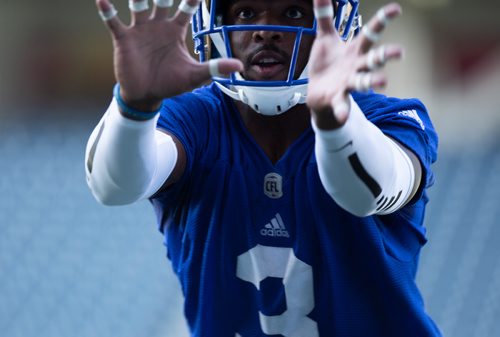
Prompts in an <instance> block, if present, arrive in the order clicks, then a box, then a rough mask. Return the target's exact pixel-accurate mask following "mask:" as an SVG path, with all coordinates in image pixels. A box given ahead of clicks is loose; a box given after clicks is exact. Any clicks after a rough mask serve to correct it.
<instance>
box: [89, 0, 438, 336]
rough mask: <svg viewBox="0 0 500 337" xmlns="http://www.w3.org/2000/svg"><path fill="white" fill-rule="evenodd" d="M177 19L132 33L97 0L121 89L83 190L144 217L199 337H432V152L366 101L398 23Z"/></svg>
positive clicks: (419, 126)
mask: <svg viewBox="0 0 500 337" xmlns="http://www.w3.org/2000/svg"><path fill="white" fill-rule="evenodd" d="M172 6H173V0H155V2H154V7H153V8H152V11H149V9H148V2H147V0H132V1H130V3H129V7H130V9H131V18H132V20H131V23H130V25H125V24H123V23H122V21H120V19H119V18H118V16H117V12H116V10H115V9H114V7H113V5H112V4H111V3H110V2H109V0H97V7H98V10H99V13H100V15H101V17H102V18H103V20H104V22H105V24H106V26H107V27H108V28H109V31H110V33H111V36H112V40H113V46H114V70H115V77H116V81H117V84H116V86H115V89H114V95H113V99H112V101H111V104H110V106H109V108H108V109H107V111H106V113H105V114H104V116H103V118H102V119H101V121H100V122H99V124H98V125H97V127H96V128H95V130H94V132H93V133H92V135H91V137H90V139H89V142H88V146H87V151H86V172H87V182H88V185H89V187H90V189H91V191H92V193H93V194H94V196H95V197H96V199H97V200H99V201H100V202H101V203H103V204H107V205H123V204H129V203H133V202H136V201H138V200H143V199H149V200H150V202H151V203H152V205H153V208H154V211H155V213H156V216H157V221H158V226H159V229H160V231H161V232H162V233H163V235H164V237H165V243H166V247H167V255H168V258H169V259H170V261H171V263H172V265H173V269H174V271H175V273H176V274H177V276H178V278H179V280H180V283H181V285H182V290H183V294H184V296H185V306H184V312H185V315H186V319H187V322H188V325H189V328H190V331H191V333H192V336H200V337H207V336H214V337H223V336H227V337H235V336H240V337H253V336H290V337H291V336H294V337H315V336H337V337H341V336H342V337H368V336H370V337H374V336H380V337H382V336H383V337H390V336H394V337H401V336H405V337H406V336H418V337H423V336H440V332H439V330H438V328H437V327H436V325H435V324H434V322H433V321H432V319H431V318H430V317H429V316H428V315H427V313H426V312H425V310H424V304H423V300H422V297H421V295H420V293H419V290H418V289H417V287H416V284H415V274H416V270H417V266H418V257H419V252H420V249H421V247H422V246H423V245H424V244H425V242H426V237H425V227H424V225H423V220H424V213H425V206H426V203H427V201H428V199H427V195H426V190H427V188H429V187H430V186H431V185H432V183H433V174H432V171H431V164H432V163H433V162H434V161H435V160H436V152H437V135H436V133H435V131H434V128H433V126H432V123H431V121H430V119H429V115H428V113H427V111H426V108H425V107H424V105H423V104H422V103H421V102H420V101H419V100H417V99H397V98H390V97H386V96H384V95H381V94H377V93H375V92H374V91H373V90H374V89H378V88H381V87H383V86H384V85H385V83H386V80H387V79H386V76H385V75H384V73H383V72H382V71H381V70H383V67H384V65H385V64H386V63H387V62H388V61H391V60H397V59H399V58H400V57H401V55H402V52H403V50H402V47H401V46H399V45H382V46H379V45H378V44H377V43H376V42H377V40H378V38H379V37H380V35H381V34H382V33H383V30H384V28H385V27H386V26H387V24H388V22H389V21H391V20H392V19H394V18H395V17H397V16H398V15H399V14H400V13H401V8H400V6H399V5H398V4H395V3H392V4H389V5H386V6H384V7H382V8H380V10H379V11H378V12H377V14H376V15H375V16H374V17H373V18H372V19H371V20H369V21H368V22H367V23H366V24H365V25H364V26H363V25H362V20H361V16H360V14H359V10H358V9H359V2H358V0H349V1H346V0H344V1H333V2H332V1H331V0H314V1H310V0H273V1H270V0H226V1H223V0H217V1H216V0H212V1H203V2H201V3H200V2H198V0H183V1H182V2H181V3H180V5H179V6H178V8H177V9H176V10H174V9H172ZM189 22H191V25H192V32H193V39H194V51H195V53H196V54H198V55H199V60H195V59H194V58H193V57H192V56H191V55H190V53H189V52H188V50H187V48H186V44H185V35H186V33H187V29H188V26H189ZM210 79H212V81H211V83H210V84H206V83H207V81H208V80H210Z"/></svg>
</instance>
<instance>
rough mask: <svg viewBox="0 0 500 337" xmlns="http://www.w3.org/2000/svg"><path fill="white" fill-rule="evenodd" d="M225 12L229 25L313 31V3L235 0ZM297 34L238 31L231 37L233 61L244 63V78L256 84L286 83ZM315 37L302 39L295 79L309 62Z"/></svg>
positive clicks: (304, 36) (301, 1)
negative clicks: (272, 26) (297, 27)
mask: <svg viewBox="0 0 500 337" xmlns="http://www.w3.org/2000/svg"><path fill="white" fill-rule="evenodd" d="M226 8H227V9H226V11H225V20H224V21H225V22H226V24H229V25H278V26H301V27H307V28H309V27H312V25H313V23H314V12H313V6H312V1H310V0H273V1H271V0H233V1H229V5H228V6H227V7H226ZM295 39H296V34H295V33H287V32H278V31H264V30H262V31H237V32H233V33H231V35H230V40H231V47H232V53H233V57H236V58H238V59H240V60H241V61H243V64H244V65H245V70H244V71H243V72H242V75H243V77H244V78H245V79H247V80H253V81H271V80H274V81H283V80H286V79H287V77H288V71H289V68H290V63H291V58H292V55H293V47H294V43H295ZM313 40H314V37H313V36H311V35H306V34H304V35H303V36H302V39H301V44H300V51H299V54H298V57H297V63H296V68H295V74H294V78H298V77H299V76H300V74H301V73H302V70H303V69H304V67H305V66H306V64H307V61H308V59H309V52H310V50H311V46H312V43H313Z"/></svg>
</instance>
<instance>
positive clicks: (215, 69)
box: [205, 58, 244, 77]
mask: <svg viewBox="0 0 500 337" xmlns="http://www.w3.org/2000/svg"><path fill="white" fill-rule="evenodd" d="M205 64H206V65H207V70H208V73H209V75H210V76H211V77H222V76H225V75H229V74H231V73H233V72H236V71H242V70H243V69H244V67H243V63H242V62H241V61H240V60H238V59H234V58H222V59H213V60H210V61H208V62H205Z"/></svg>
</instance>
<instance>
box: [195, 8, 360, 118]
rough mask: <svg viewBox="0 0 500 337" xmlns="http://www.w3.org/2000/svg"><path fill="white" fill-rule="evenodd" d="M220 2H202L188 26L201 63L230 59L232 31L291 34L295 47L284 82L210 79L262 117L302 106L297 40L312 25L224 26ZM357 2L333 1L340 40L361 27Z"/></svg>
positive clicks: (303, 88)
mask: <svg viewBox="0 0 500 337" xmlns="http://www.w3.org/2000/svg"><path fill="white" fill-rule="evenodd" d="M223 3H224V0H211V1H210V0H207V1H202V3H201V4H200V7H199V9H198V11H197V12H196V14H195V16H194V17H193V20H192V22H191V24H192V33H193V40H194V52H195V53H196V54H198V55H199V59H200V61H201V62H204V61H208V60H210V59H213V58H217V57H232V51H231V44H230V41H229V35H230V33H231V32H234V31H263V30H264V31H266V30H267V31H276V32H288V33H295V45H294V50H293V52H292V60H291V62H290V68H289V70H288V77H287V79H286V80H284V81H251V80H247V79H245V78H243V77H242V75H241V74H240V73H232V74H231V75H230V76H229V77H213V78H212V79H213V81H214V82H215V83H216V85H217V86H218V87H219V88H220V89H221V90H222V91H223V92H224V93H225V94H227V95H228V96H230V97H232V98H233V99H236V100H239V101H242V102H243V103H245V104H248V105H249V106H250V107H251V108H252V109H253V110H255V111H257V112H258V113H261V114H263V115H269V116H273V115H279V114H281V113H283V112H285V111H287V110H289V109H290V108H292V107H293V106H295V105H297V104H304V103H305V101H306V94H307V82H308V79H307V65H306V67H305V69H304V70H303V71H302V74H301V75H300V76H298V78H294V73H295V68H296V61H297V56H298V53H299V49H300V48H299V46H300V42H301V38H302V36H303V35H304V34H306V35H313V36H314V35H316V22H314V24H313V26H312V27H297V26H277V25H225V24H224V22H223V19H222V6H223ZM358 7H359V0H339V1H334V9H335V16H334V19H333V20H334V25H335V27H336V28H337V31H338V32H339V34H340V36H341V38H342V39H343V40H345V41H348V40H350V39H351V38H352V37H353V36H354V35H355V34H356V33H357V32H358V31H359V29H360V27H361V16H360V15H359V12H358Z"/></svg>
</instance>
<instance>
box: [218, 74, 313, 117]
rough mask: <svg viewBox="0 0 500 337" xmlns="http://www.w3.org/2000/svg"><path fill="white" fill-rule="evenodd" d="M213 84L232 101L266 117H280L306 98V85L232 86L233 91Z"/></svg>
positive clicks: (302, 102)
mask: <svg viewBox="0 0 500 337" xmlns="http://www.w3.org/2000/svg"><path fill="white" fill-rule="evenodd" d="M215 84H216V85H217V86H218V87H219V88H220V90H221V91H222V92H224V93H225V94H226V95H228V96H229V97H231V98H232V99H235V100H238V101H241V102H243V103H245V104H247V105H248V106H250V107H251V108H252V109H253V110H255V111H256V112H258V113H260V114H263V115H266V116H276V115H280V114H282V113H284V112H285V111H288V110H289V109H290V108H292V107H294V106H295V105H297V104H304V103H305V102H306V97H307V95H306V93H307V84H302V85H299V86H290V87H250V86H238V85H235V86H232V88H234V89H235V90H231V89H229V88H227V87H225V86H224V85H222V84H220V83H218V82H215Z"/></svg>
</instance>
